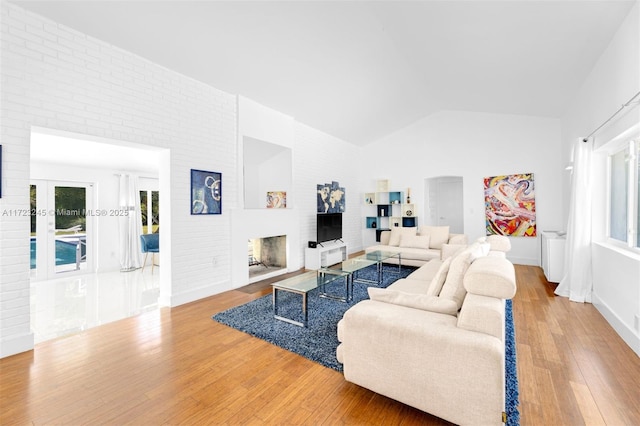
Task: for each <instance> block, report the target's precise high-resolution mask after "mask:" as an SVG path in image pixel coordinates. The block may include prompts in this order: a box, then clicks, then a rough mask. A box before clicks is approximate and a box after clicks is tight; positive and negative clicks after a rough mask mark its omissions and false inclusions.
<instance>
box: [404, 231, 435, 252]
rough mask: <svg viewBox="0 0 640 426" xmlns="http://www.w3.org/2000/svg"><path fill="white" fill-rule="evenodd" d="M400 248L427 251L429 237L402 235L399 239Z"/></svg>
mask: <svg viewBox="0 0 640 426" xmlns="http://www.w3.org/2000/svg"><path fill="white" fill-rule="evenodd" d="M400 247H406V248H417V249H424V250H429V236H428V235H402V236H401V237H400Z"/></svg>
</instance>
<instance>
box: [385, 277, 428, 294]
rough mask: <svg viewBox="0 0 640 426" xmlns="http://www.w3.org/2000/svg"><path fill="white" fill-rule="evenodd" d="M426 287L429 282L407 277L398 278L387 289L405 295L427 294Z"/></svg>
mask: <svg viewBox="0 0 640 426" xmlns="http://www.w3.org/2000/svg"><path fill="white" fill-rule="evenodd" d="M428 287H429V281H425V280H416V279H413V278H411V277H408V278H400V279H399V280H397V281H395V282H394V283H393V284H391V285H390V286H389V287H387V288H388V289H390V290H398V291H404V292H405V293H415V294H427V288H428Z"/></svg>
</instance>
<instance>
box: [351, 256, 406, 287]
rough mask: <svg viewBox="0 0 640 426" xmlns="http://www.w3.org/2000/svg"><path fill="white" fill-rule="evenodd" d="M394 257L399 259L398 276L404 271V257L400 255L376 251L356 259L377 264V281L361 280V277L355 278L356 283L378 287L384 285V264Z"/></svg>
mask: <svg viewBox="0 0 640 426" xmlns="http://www.w3.org/2000/svg"><path fill="white" fill-rule="evenodd" d="M394 257H397V258H398V271H397V274H398V275H400V272H401V270H402V255H401V254H400V253H396V252H393V251H383V250H375V251H372V252H370V253H366V254H363V255H362V256H358V257H356V258H354V259H362V260H367V261H371V262H373V263H375V264H376V280H370V279H366V278H359V277H357V276H356V277H355V278H354V281H356V282H361V283H365V284H375V285H377V286H380V285H381V284H382V280H383V279H384V276H383V275H384V274H383V271H384V268H383V263H384V261H385V260H389V259H392V258H394Z"/></svg>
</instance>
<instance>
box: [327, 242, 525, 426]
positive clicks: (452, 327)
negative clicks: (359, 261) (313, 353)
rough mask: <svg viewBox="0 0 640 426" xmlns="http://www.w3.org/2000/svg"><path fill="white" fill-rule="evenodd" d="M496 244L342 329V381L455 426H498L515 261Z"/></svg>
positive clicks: (397, 288) (430, 267)
mask: <svg viewBox="0 0 640 426" xmlns="http://www.w3.org/2000/svg"><path fill="white" fill-rule="evenodd" d="M501 238H506V237H500V238H498V239H494V241H493V242H494V244H493V248H494V249H497V248H500V249H501V250H491V248H492V247H491V245H490V244H489V243H486V242H485V243H480V242H476V243H474V244H472V245H470V246H467V247H466V248H464V249H462V250H460V251H458V253H457V254H455V255H454V256H452V257H448V258H446V259H444V260H439V259H435V260H432V261H430V262H428V263H426V264H425V265H424V266H422V267H420V268H419V269H417V270H416V271H415V272H413V273H412V274H411V275H409V276H408V277H407V278H405V279H400V280H398V281H396V282H395V283H393V284H392V285H391V286H389V287H388V288H386V289H382V288H374V287H370V288H369V296H370V300H364V301H361V302H359V303H357V304H356V305H355V306H353V307H352V308H350V309H349V310H348V311H347V312H346V313H345V314H344V317H343V318H342V320H341V321H340V322H339V323H338V340H339V341H340V342H341V343H340V345H339V346H338V349H337V358H338V361H340V362H341V363H342V364H343V366H344V377H345V379H346V380H347V381H349V382H353V383H355V384H358V385H360V386H363V387H365V388H368V389H370V390H372V391H374V392H377V393H379V394H382V395H385V396H388V397H390V398H393V399H395V400H398V401H400V402H403V403H405V404H408V405H411V406H413V407H416V408H418V409H420V410H423V411H426V412H428V413H431V414H433V415H435V416H438V417H440V418H443V419H445V420H448V421H450V422H453V423H457V424H473V425H478V424H482V425H490V424H495V425H499V424H501V423H502V413H503V412H504V410H505V393H504V392H505V367H504V360H505V344H504V321H505V299H510V298H512V297H513V296H514V295H515V292H516V281H515V271H514V267H513V264H511V262H509V260H507V259H506V256H505V255H504V250H508V249H509V247H510V245H509V241H508V239H507V240H506V242H505V241H504V240H501Z"/></svg>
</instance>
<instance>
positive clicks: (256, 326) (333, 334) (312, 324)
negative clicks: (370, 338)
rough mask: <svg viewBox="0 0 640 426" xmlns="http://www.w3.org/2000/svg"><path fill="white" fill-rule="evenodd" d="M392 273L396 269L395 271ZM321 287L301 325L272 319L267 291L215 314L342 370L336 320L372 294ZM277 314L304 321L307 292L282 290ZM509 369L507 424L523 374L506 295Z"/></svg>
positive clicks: (367, 274) (515, 415)
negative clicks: (348, 297) (346, 297)
mask: <svg viewBox="0 0 640 426" xmlns="http://www.w3.org/2000/svg"><path fill="white" fill-rule="evenodd" d="M397 270H398V267H397V266H395V267H394V266H392V265H385V266H384V274H383V276H384V281H383V284H382V285H381V287H387V286H389V285H391V284H392V283H393V282H395V281H396V280H397V279H398V278H399V276H398V275H397ZM413 271H415V268H413V267H409V266H403V267H402V271H401V274H400V276H401V277H406V276H407V275H409V274H410V273H411V272H413ZM393 272H396V273H395V274H394V273H393ZM375 274H376V270H375V266H370V267H368V268H366V269H363V270H362V271H360V275H359V276H360V278H364V279H374V278H375ZM326 291H327V292H328V293H330V294H335V295H338V296H341V295H343V294H344V281H342V280H338V281H336V282H334V283H332V284H330V285H328V286H327V287H326ZM319 293H320V290H319V289H315V290H312V291H310V292H309V294H308V312H309V319H308V324H307V327H306V328H303V327H298V326H296V325H293V324H289V323H286V322H283V321H279V320H277V319H274V318H273V300H272V297H271V295H267V296H263V297H261V298H259V299H256V300H253V301H251V302H249V303H246V304H244V305H241V306H237V307H235V308H231V309H229V310H226V311H224V312H220V313H219V314H216V315H214V316H213V319H214V320H215V321H217V322H219V323H222V324H225V325H228V326H229V327H233V328H235V329H237V330H240V331H243V332H245V333H248V334H250V335H252V336H255V337H258V338H260V339H262V340H266V341H267V342H269V343H271V344H273V345H276V346H279V347H281V348H283V349H286V350H288V351H291V352H294V353H297V354H299V355H301V356H303V357H305V358H308V359H310V360H312V361H315V362H317V363H319V364H322V365H324V366H325V367H329V368H332V369H334V370H336V371H339V372H342V364H340V363H339V362H338V360H337V359H336V348H337V347H338V343H339V342H338V336H337V331H336V330H337V324H338V321H340V320H341V319H342V316H343V315H344V313H345V312H346V311H347V309H349V308H350V307H352V306H353V305H355V304H356V303H358V302H359V301H361V300H364V299H368V298H369V295H368V293H367V285H365V284H360V283H355V284H354V288H353V300H352V301H351V302H348V303H344V302H340V301H336V300H332V299H325V298H322V297H319ZM278 314H280V315H282V316H285V317H287V318H291V319H294V320H297V321H301V320H302V296H300V295H297V294H293V293H288V292H280V293H278ZM505 323H506V327H505V345H506V350H505V370H506V413H507V425H510V426H515V425H518V424H519V423H520V413H519V412H518V408H517V406H518V378H517V370H516V349H515V330H514V326H513V316H512V304H511V300H507V303H506V312H505Z"/></svg>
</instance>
